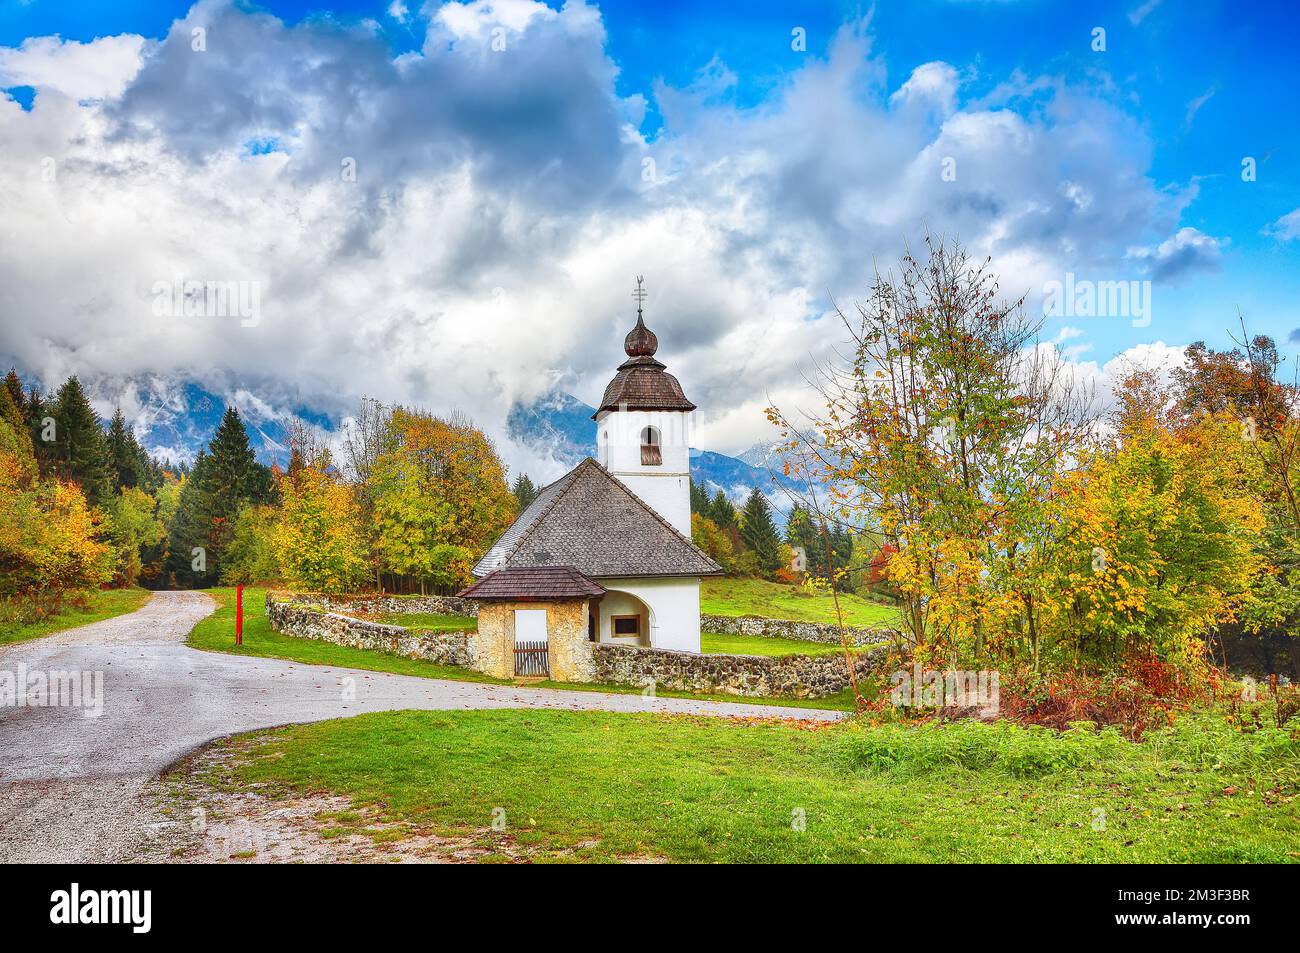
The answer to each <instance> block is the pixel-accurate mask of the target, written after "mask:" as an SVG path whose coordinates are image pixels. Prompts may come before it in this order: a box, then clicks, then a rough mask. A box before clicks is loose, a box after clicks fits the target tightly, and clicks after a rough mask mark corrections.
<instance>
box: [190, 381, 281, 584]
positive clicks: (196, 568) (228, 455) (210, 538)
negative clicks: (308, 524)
mask: <svg viewBox="0 0 1300 953" xmlns="http://www.w3.org/2000/svg"><path fill="white" fill-rule="evenodd" d="M274 498H275V488H274V477H273V476H272V474H271V471H270V469H269V468H267V467H265V466H263V465H262V464H260V463H258V462H257V460H256V459H255V458H254V456H253V450H252V448H251V447H250V446H249V445H248V433H247V431H245V430H244V425H243V422H242V421H241V420H240V419H239V413H238V412H237V411H236V410H235V409H234V408H233V407H231V408H227V410H226V413H225V415H224V416H223V417H222V419H221V424H220V426H218V427H217V432H216V433H215V434H214V435H213V437H212V441H211V442H210V443H209V444H208V448H207V451H206V452H205V453H200V454H199V456H198V459H196V460H195V461H194V469H193V470H192V471H191V473H190V475H189V477H188V479H186V481H185V485H184V486H183V487H182V488H181V493H180V499H179V501H178V503H177V507H176V516H175V518H174V519H173V521H172V526H171V532H170V533H169V536H168V556H167V562H166V571H167V572H168V573H169V574H170V575H171V576H172V577H173V578H174V580H175V582H176V584H177V585H180V586H211V585H215V584H216V582H217V579H218V578H219V576H220V572H221V559H222V556H223V555H224V554H225V551H226V548H227V547H228V546H229V545H230V541H231V539H232V538H233V537H234V533H235V525H236V519H237V518H238V516H239V511H240V510H241V509H242V508H243V507H244V506H245V505H246V504H248V503H266V502H269V501H271V500H273V499H274ZM196 548H197V549H201V550H202V553H195V549H196Z"/></svg>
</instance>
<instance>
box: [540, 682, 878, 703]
mask: <svg viewBox="0 0 1300 953" xmlns="http://www.w3.org/2000/svg"><path fill="white" fill-rule="evenodd" d="M529 684H531V685H535V686H536V687H538V688H562V689H565V690H566V691H574V692H611V693H613V694H615V695H639V694H641V692H642V689H640V688H637V687H636V686H635V685H605V684H602V683H600V682H557V681H553V680H552V679H549V678H548V679H543V680H540V681H537V682H530V683H529ZM875 691H876V689H875V687H874V686H869V685H867V684H866V683H863V684H862V694H863V696H864V697H865V698H867V699H868V700H870V699H872V698H874V697H875ZM655 695H656V696H658V697H660V698H695V699H700V700H703V701H713V702H735V703H736V704H737V705H770V706H772V707H774V708H822V709H827V710H829V711H855V710H856V708H857V703H856V701H855V700H854V698H853V689H851V688H845V689H844V690H843V691H840V692H836V693H835V694H834V695H827V696H825V697H823V698H765V697H762V696H750V695H727V694H724V693H722V692H713V693H710V692H680V691H676V690H674V689H671V688H664V687H662V686H656V688H655Z"/></svg>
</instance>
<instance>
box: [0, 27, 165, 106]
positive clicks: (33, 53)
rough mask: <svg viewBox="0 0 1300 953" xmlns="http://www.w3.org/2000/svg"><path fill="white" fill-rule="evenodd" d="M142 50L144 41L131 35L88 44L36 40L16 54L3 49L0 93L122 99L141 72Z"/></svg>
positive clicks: (0, 50)
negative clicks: (30, 90)
mask: <svg viewBox="0 0 1300 953" xmlns="http://www.w3.org/2000/svg"><path fill="white" fill-rule="evenodd" d="M143 47H144V38H143V37H139V36H132V35H129V34H123V35H121V36H106V37H100V38H99V39H96V40H91V41H90V42H89V43H78V42H76V41H75V40H62V39H60V38H59V37H57V36H42V37H32V38H29V39H26V40H24V41H23V43H22V45H21V46H19V47H17V48H15V47H7V46H6V47H0V88H2V87H5V86H35V87H36V88H37V89H38V90H43V89H49V90H56V91H58V92H60V93H63V94H64V95H65V96H68V97H70V98H71V99H106V98H111V97H114V96H118V95H120V94H121V92H122V90H123V89H125V88H126V85H127V84H128V83H129V82H130V81H131V79H132V77H134V76H135V75H136V73H137V72H138V71H139V69H140V64H141V51H142V49H143Z"/></svg>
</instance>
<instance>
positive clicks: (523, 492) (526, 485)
mask: <svg viewBox="0 0 1300 953" xmlns="http://www.w3.org/2000/svg"><path fill="white" fill-rule="evenodd" d="M510 492H511V493H513V494H514V495H515V499H516V500H518V501H519V512H520V513H522V512H523V511H524V510H526V509H527V508H528V506H529V505H530V504H531V503H532V502H533V500H535V499H537V487H536V486H535V485H534V484H533V481H532V480H531V479H529V477H528V474H527V473H521V474H519V476H518V477H516V478H515V485H514V486H512V487H511V488H510Z"/></svg>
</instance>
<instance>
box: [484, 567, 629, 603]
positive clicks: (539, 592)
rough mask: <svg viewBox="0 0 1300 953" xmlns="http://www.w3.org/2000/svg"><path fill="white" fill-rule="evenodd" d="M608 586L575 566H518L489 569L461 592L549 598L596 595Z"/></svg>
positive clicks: (528, 599)
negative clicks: (492, 570)
mask: <svg viewBox="0 0 1300 953" xmlns="http://www.w3.org/2000/svg"><path fill="white" fill-rule="evenodd" d="M604 594H605V587H604V586H602V585H600V584H599V583H597V582H594V581H592V580H591V579H589V578H588V577H587V576H584V575H583V574H582V573H580V572H578V570H576V569H574V568H573V567H572V566H518V567H515V568H512V569H498V570H496V571H495V572H490V573H488V574H487V575H486V576H484V577H483V578H482V579H480V580H479V581H478V582H476V583H474V585H472V586H470V587H469V588H468V589H465V590H463V591H462V592H460V593H459V596H460V597H461V598H463V599H484V600H492V599H503V600H511V601H517V602H533V601H538V600H548V599H594V598H598V597H600V596H603V595H604Z"/></svg>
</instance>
